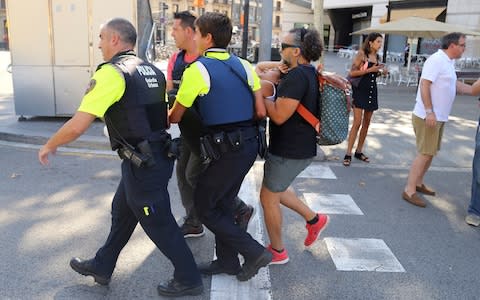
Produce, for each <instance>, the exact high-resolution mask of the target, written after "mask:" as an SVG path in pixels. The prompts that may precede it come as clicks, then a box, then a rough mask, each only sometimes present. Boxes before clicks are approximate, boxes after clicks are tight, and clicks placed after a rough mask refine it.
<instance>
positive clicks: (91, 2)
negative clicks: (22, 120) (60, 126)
mask: <svg viewBox="0 0 480 300" xmlns="http://www.w3.org/2000/svg"><path fill="white" fill-rule="evenodd" d="M6 8H7V18H8V22H9V34H10V53H11V61H12V79H13V92H14V104H15V112H16V114H17V115H20V116H22V117H23V116H70V115H73V114H74V113H75V111H76V109H77V108H78V106H79V104H80V101H81V99H82V96H83V94H84V93H85V90H86V87H87V84H88V82H89V78H90V77H91V76H92V74H93V72H95V69H96V66H97V65H98V64H100V63H101V62H102V54H101V52H100V50H99V49H98V33H99V28H100V25H101V24H102V23H104V22H105V21H107V20H108V19H111V18H114V17H122V18H125V19H127V20H129V21H131V22H132V23H133V24H134V26H135V27H136V28H137V30H138V33H139V34H138V41H137V49H136V50H137V52H138V53H139V56H140V57H142V58H145V57H144V55H142V54H144V53H145V52H146V49H147V48H148V47H149V42H150V41H151V40H152V35H153V32H154V25H153V21H152V15H151V10H150V4H149V1H148V0H122V1H118V0H34V1H32V0H7V2H6Z"/></svg>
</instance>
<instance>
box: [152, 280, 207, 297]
mask: <svg viewBox="0 0 480 300" xmlns="http://www.w3.org/2000/svg"><path fill="white" fill-rule="evenodd" d="M157 291H158V294H160V295H161V296H167V297H180V296H187V295H191V296H197V295H200V294H201V293H203V283H201V282H200V283H199V284H196V285H191V286H187V285H184V284H181V283H180V282H178V281H176V280H175V279H172V280H170V281H169V282H166V283H164V284H159V285H158V287H157Z"/></svg>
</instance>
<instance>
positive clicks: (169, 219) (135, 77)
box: [38, 18, 203, 296]
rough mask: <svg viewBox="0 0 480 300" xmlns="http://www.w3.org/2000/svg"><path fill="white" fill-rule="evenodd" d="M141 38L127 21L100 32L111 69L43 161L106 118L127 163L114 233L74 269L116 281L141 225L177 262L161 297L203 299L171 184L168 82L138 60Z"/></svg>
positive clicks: (103, 70) (101, 71) (100, 75)
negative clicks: (126, 249) (173, 210)
mask: <svg viewBox="0 0 480 300" xmlns="http://www.w3.org/2000/svg"><path fill="white" fill-rule="evenodd" d="M136 38H137V34H136V31H135V28H134V27H133V25H132V24H131V23H130V22H129V21H127V20H125V19H120V18H116V19H112V20H110V21H108V22H107V23H106V24H104V25H103V26H102V28H101V31H100V44H99V48H100V49H101V51H102V54H103V58H104V60H105V61H106V63H104V64H101V65H100V66H99V67H98V68H97V71H96V72H95V74H94V75H93V77H92V80H91V82H90V87H89V89H88V90H87V92H86V94H85V96H84V98H83V100H82V103H81V104H80V107H79V109H78V111H77V112H76V113H75V115H74V116H73V117H72V118H71V119H70V120H69V121H68V122H67V123H65V125H64V126H63V127H62V128H60V129H59V131H58V132H57V133H55V134H54V135H53V136H52V137H51V138H50V139H49V140H48V142H47V143H46V144H45V145H44V146H43V147H42V148H41V149H40V151H39V153H38V158H39V160H40V162H41V163H42V164H44V165H45V164H47V163H48V155H49V154H50V153H52V154H53V153H55V151H56V149H57V147H58V146H60V145H63V144H67V143H69V142H72V141H74V140H75V139H77V138H78V137H79V136H80V135H81V134H82V133H84V132H85V131H86V130H87V128H88V127H89V126H90V124H91V123H92V122H93V121H94V120H95V118H96V117H104V118H105V123H106V125H107V128H108V132H109V136H110V144H111V146H112V149H113V150H117V151H118V153H119V155H120V157H121V158H122V159H123V161H122V178H121V181H120V184H119V185H118V188H117V191H116V193H115V196H114V197H113V202H112V227H111V230H110V234H109V236H108V238H107V241H106V242H105V244H104V245H103V246H102V247H101V248H100V249H99V250H98V251H97V253H96V255H95V257H94V258H92V259H89V260H83V259H80V258H73V259H72V260H71V261H70V266H71V267H72V268H73V269H74V270H75V271H76V272H78V273H80V274H82V275H85V276H93V278H94V279H95V282H97V283H99V284H102V285H107V284H108V283H109V282H110V278H111V276H112V273H113V270H114V268H115V264H116V262H117V258H118V255H119V254H120V251H121V250H122V249H123V247H124V246H125V245H126V243H127V242H128V240H129V239H130V236H131V235H132V232H133V230H134V229H135V227H136V225H137V223H140V225H141V226H142V228H143V230H144V231H145V233H146V234H147V235H148V236H149V238H150V239H151V240H152V241H153V242H154V243H155V245H156V246H157V247H158V248H159V249H160V251H161V252H162V253H163V254H164V255H165V256H166V257H167V258H169V259H170V261H171V262H172V264H173V266H174V268H175V271H174V275H173V279H172V280H171V281H169V282H168V283H166V284H161V285H159V286H158V288H157V290H158V292H159V294H160V295H164V296H182V295H198V294H201V293H202V291H203V284H202V280H201V277H200V273H199V272H198V269H197V266H196V264H195V261H194V259H193V255H192V253H191V251H190V249H189V248H188V246H187V244H186V243H185V240H184V238H183V235H182V233H181V232H180V229H179V228H178V225H177V223H176V221H175V218H174V217H173V215H172V213H171V209H170V199H169V195H168V190H167V185H168V181H169V179H170V177H171V174H172V171H173V159H172V158H170V157H168V155H167V154H168V153H167V152H168V145H169V142H170V140H171V139H170V135H169V134H168V133H166V131H165V129H166V128H167V121H168V120H167V102H166V101H165V77H164V75H163V73H162V72H161V71H160V70H159V69H157V68H156V67H155V66H154V65H152V64H150V63H146V62H144V61H142V60H141V59H139V58H137V57H136V56H135V53H134V52H133V51H132V49H133V48H134V46H135V43H136Z"/></svg>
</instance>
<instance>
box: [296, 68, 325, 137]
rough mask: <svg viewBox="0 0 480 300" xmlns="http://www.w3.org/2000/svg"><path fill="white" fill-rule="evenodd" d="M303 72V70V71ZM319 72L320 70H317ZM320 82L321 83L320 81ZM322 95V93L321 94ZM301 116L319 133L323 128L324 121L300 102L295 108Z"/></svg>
mask: <svg viewBox="0 0 480 300" xmlns="http://www.w3.org/2000/svg"><path fill="white" fill-rule="evenodd" d="M302 74H303V72H302ZM317 74H319V73H318V70H317ZM319 84H320V83H319ZM319 96H320V95H319ZM295 111H296V112H297V113H298V114H299V115H300V116H302V118H303V119H305V121H307V123H308V124H310V125H311V126H312V127H313V129H315V131H316V132H317V133H320V128H322V123H321V121H320V120H319V119H318V118H317V117H316V116H315V115H314V114H313V113H312V112H311V111H309V110H308V109H307V108H306V107H305V105H303V104H302V103H301V102H300V103H299V104H298V106H297V109H296V110H295Z"/></svg>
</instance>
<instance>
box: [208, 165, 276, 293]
mask: <svg viewBox="0 0 480 300" xmlns="http://www.w3.org/2000/svg"><path fill="white" fill-rule="evenodd" d="M263 163H264V162H263V161H257V162H255V164H254V165H253V167H252V168H251V169H250V171H249V172H248V174H247V176H246V177H245V179H244V181H243V184H242V187H241V189H240V192H239V194H238V195H239V197H240V198H241V199H242V200H243V201H244V202H246V203H248V204H250V205H252V206H253V207H254V208H255V216H254V217H253V218H252V219H251V220H250V224H249V226H248V232H249V233H250V235H251V236H252V237H253V238H254V239H255V240H257V241H258V242H259V243H261V244H262V243H263V244H264V238H263V237H264V233H263V217H262V216H261V215H262V210H261V209H260V200H259V198H258V197H259V189H258V188H259V187H257V182H261V176H262V170H263ZM259 178H260V180H259ZM214 255H215V254H214ZM210 299H211V300H224V299H229V300H250V299H255V300H271V299H272V292H271V283H270V272H269V269H268V267H267V268H261V269H260V270H259V271H258V274H257V276H255V277H253V278H252V279H250V280H249V281H247V282H240V281H238V280H237V278H236V277H235V276H229V275H225V274H222V275H214V276H212V285H211V292H210Z"/></svg>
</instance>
